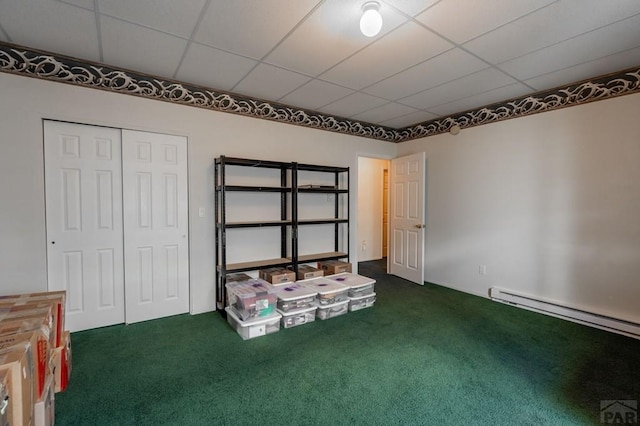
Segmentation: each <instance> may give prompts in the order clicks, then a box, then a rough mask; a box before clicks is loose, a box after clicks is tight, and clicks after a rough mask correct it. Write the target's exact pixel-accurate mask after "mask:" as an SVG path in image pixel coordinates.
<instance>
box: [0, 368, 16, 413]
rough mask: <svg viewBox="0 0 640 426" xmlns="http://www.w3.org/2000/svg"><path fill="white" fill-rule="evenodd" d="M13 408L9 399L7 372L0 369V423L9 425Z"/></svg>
mask: <svg viewBox="0 0 640 426" xmlns="http://www.w3.org/2000/svg"><path fill="white" fill-rule="evenodd" d="M12 418H13V410H12V407H11V403H10V400H9V373H8V372H7V371H6V370H5V371H0V425H11V422H10V420H11V419H12Z"/></svg>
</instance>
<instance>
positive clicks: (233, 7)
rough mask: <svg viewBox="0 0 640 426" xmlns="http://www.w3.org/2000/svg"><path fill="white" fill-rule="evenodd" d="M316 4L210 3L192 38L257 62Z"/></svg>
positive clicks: (305, 0)
mask: <svg viewBox="0 0 640 426" xmlns="http://www.w3.org/2000/svg"><path fill="white" fill-rule="evenodd" d="M317 3H318V0H296V1H290V0H270V1H257V0H254V1H212V2H211V3H210V5H209V9H208V10H207V13H206V15H205V16H204V19H203V20H202V23H201V24H200V27H199V28H198V32H197V33H196V35H195V38H194V39H195V40H196V41H199V42H201V43H204V44H208V45H210V46H213V47H217V48H219V49H223V50H227V51H229V52H233V53H237V54H239V55H245V56H249V57H252V58H256V59H260V58H262V57H263V56H264V55H266V54H267V53H268V52H269V51H270V50H271V49H272V48H273V47H274V46H276V44H277V43H278V42H279V41H280V40H281V39H282V38H283V37H284V36H286V35H287V33H288V32H289V31H291V29H293V28H294V27H295V26H296V25H297V24H298V22H300V20H301V19H303V18H304V17H305V16H306V15H307V14H308V13H309V11H311V9H313V7H314V6H315V5H316V4H317ZM311 45H312V44H310V45H309V46H311ZM309 46H307V47H309Z"/></svg>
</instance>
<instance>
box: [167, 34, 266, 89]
mask: <svg viewBox="0 0 640 426" xmlns="http://www.w3.org/2000/svg"><path fill="white" fill-rule="evenodd" d="M256 64H257V62H256V61H254V60H252V59H247V58H245V57H243V56H237V55H232V54H231V53H227V52H223V51H222V50H218V49H214V48H212V47H209V46H204V45H202V44H198V43H191V45H190V46H189V50H188V51H187V54H186V56H185V58H184V60H183V62H182V65H181V66H180V69H179V70H178V73H177V74H176V78H177V79H178V80H181V81H185V82H189V83H193V84H198V85H202V86H206V87H210V88H212V89H217V90H231V88H232V87H233V86H235V85H236V84H237V83H238V82H239V81H240V79H241V78H242V77H244V76H245V75H247V73H248V72H249V71H251V69H252V68H253V67H254V66H256ZM202 70H207V72H202Z"/></svg>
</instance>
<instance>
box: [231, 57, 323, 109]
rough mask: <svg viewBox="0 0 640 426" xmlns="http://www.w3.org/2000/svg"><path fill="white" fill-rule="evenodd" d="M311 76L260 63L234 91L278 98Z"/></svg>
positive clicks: (254, 95)
mask: <svg viewBox="0 0 640 426" xmlns="http://www.w3.org/2000/svg"><path fill="white" fill-rule="evenodd" d="M309 80H310V78H309V77H307V76H304V75H302V74H297V73H294V72H292V71H288V70H285V69H282V68H277V67H274V66H272V65H267V64H260V65H258V66H257V67H256V68H255V69H254V70H253V71H251V73H249V75H247V76H246V77H245V78H244V79H243V80H242V81H241V82H240V83H239V84H238V85H237V86H236V87H234V88H233V90H234V92H237V93H242V94H245V95H247V96H253V97H257V98H260V99H265V100H272V101H273V100H277V99H280V98H281V97H283V96H285V95H286V94H288V93H289V92H291V91H293V90H294V89H296V88H298V87H300V86H302V85H303V84H305V83H306V82H307V81H309Z"/></svg>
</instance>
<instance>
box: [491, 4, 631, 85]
mask: <svg viewBox="0 0 640 426" xmlns="http://www.w3.org/2000/svg"><path fill="white" fill-rule="evenodd" d="M637 16H640V13H636V14H634V15H631V16H628V17H626V18H622V19H619V20H617V21H615V22H611V23H609V24H607V25H601V26H600V27H598V28H593V29H591V30H589V31H585V32H583V33H580V34H576V35H574V36H571V37H569V38H566V39H564V40H561V41H558V42H555V43H551V44H549V45H546V46H544V47H540V48H538V49H534V50H531V51H529V52H527V53H524V54H522V55H520V56H516V57H513V58H510V59H507V60H506V61H502V62H498V63H497V64H496V66H497V67H498V66H500V65H503V64H505V63H507V62H510V61H515V60H516V59H521V58H524V57H525V56H528V55H531V54H534V53H537V52H540V51H542V50H546V49H549V48H550V47H554V46H557V45H559V44H562V43H566V42H568V41H570V40H573V39H576V38H578V37H582V36H585V35H587V34H589V33H592V32H594V31H599V30H601V29H603V28H606V27H610V26H611V25H615V24H618V23H620V22H622V21H626V20H628V19H633V18H635V17H637ZM618 53H619V52H618ZM607 56H608V55H607ZM535 77H538V76H533V77H529V78H527V80H530V79H531V78H535ZM534 90H535V88H534Z"/></svg>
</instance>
